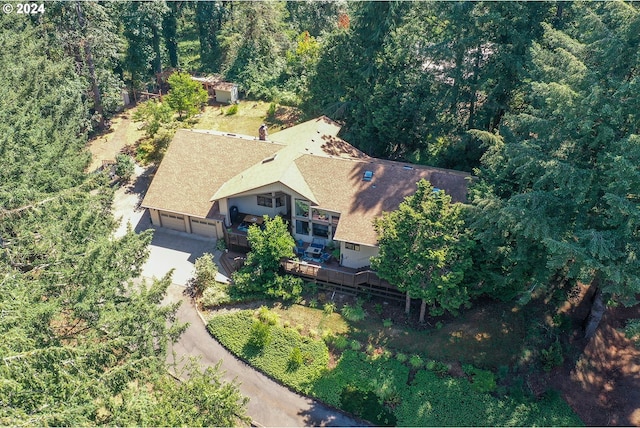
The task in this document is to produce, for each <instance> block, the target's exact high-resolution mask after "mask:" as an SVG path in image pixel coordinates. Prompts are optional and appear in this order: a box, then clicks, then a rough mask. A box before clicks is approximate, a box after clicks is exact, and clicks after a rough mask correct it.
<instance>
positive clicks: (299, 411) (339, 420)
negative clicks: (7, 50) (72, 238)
mask: <svg viewBox="0 0 640 428" xmlns="http://www.w3.org/2000/svg"><path fill="white" fill-rule="evenodd" d="M135 175H136V179H135V181H134V182H133V183H132V184H131V185H129V186H123V187H122V188H120V189H118V191H117V192H116V195H115V200H114V206H113V209H114V214H115V216H116V218H119V219H120V220H121V223H120V227H119V228H118V230H117V231H116V233H115V235H116V236H122V235H123V234H124V233H125V232H126V230H127V224H130V225H131V227H132V228H133V229H134V230H135V231H136V232H140V231H142V230H145V229H148V228H150V227H152V226H151V222H150V220H149V214H148V212H146V210H144V209H141V208H139V204H140V201H141V200H142V197H143V195H144V193H145V191H146V189H147V187H148V183H149V179H150V177H149V170H143V169H142V168H137V170H136V174H135ZM149 250H150V251H149V259H148V260H147V262H146V263H145V265H144V266H143V267H142V276H143V277H146V278H152V277H156V278H160V277H162V276H164V275H165V274H166V273H167V271H168V270H169V269H174V272H173V276H172V279H173V281H174V284H172V285H171V286H170V287H169V290H168V292H167V296H166V298H165V303H169V302H178V301H181V302H182V305H181V306H180V309H179V310H178V313H177V317H178V320H179V321H180V322H186V323H189V328H188V329H187V330H186V331H185V333H184V334H183V335H182V336H181V338H180V340H179V341H178V342H177V343H176V344H174V345H173V346H171V347H170V348H169V355H170V356H169V360H170V361H173V355H174V354H175V357H176V359H177V361H178V362H180V361H183V360H184V359H185V358H189V357H196V358H199V359H200V362H201V364H202V365H204V366H215V365H216V364H217V363H218V362H219V361H222V363H221V369H222V370H223V371H224V372H225V375H224V379H225V380H233V379H235V380H237V382H238V383H239V384H240V392H241V393H242V394H243V395H245V396H247V397H249V404H248V406H247V414H248V415H249V416H250V417H251V418H252V420H253V423H254V424H255V425H257V426H260V425H263V426H269V427H274V426H279V427H280V426H361V425H362V423H361V422H358V421H356V420H354V419H352V418H350V417H348V416H346V415H344V414H343V413H341V412H339V411H338V410H336V409H333V408H330V407H328V406H325V405H323V404H321V403H318V402H317V401H315V400H312V399H310V398H307V397H302V396H300V395H298V394H296V393H294V392H292V391H290V390H288V389H287V388H285V387H283V386H281V385H279V384H278V383H276V382H274V381H272V380H271V379H269V378H268V377H266V376H264V375H263V374H262V373H260V372H257V371H256V370H254V369H253V368H251V367H249V366H248V365H246V364H245V363H243V362H242V361H240V360H238V359H237V358H236V357H235V356H233V355H232V354H231V353H229V352H228V351H227V350H226V349H224V348H223V347H222V346H221V345H220V344H219V343H218V342H217V341H216V340H215V339H213V338H212V337H211V336H210V335H209V332H208V331H207V330H206V328H205V324H204V321H203V320H202V318H201V317H200V314H199V313H198V311H197V310H196V309H195V308H194V306H193V305H192V304H191V302H190V300H189V299H188V298H186V297H185V296H184V295H183V293H182V292H183V290H184V284H186V283H187V281H188V279H189V278H191V277H192V275H193V271H194V263H195V260H196V259H197V258H198V257H200V256H201V255H202V254H203V253H205V252H209V253H212V254H215V253H216V251H215V242H214V241H212V240H211V239H204V238H200V239H198V238H197V237H196V236H194V235H187V234H184V233H179V232H174V231H170V230H167V229H164V228H159V229H158V230H156V231H155V232H154V235H153V241H152V242H151V245H150V247H149ZM219 279H220V280H225V279H226V278H225V277H220V278H219ZM178 365H179V364H178Z"/></svg>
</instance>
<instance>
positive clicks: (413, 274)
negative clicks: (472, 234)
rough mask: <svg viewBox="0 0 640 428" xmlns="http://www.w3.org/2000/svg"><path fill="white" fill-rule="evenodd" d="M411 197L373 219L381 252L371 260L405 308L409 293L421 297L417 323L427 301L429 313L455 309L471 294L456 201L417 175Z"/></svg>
mask: <svg viewBox="0 0 640 428" xmlns="http://www.w3.org/2000/svg"><path fill="white" fill-rule="evenodd" d="M417 186H418V189H417V191H416V193H415V194H414V195H412V196H408V197H407V198H405V200H404V202H402V203H401V204H400V206H399V207H398V209H397V210H396V211H393V212H390V213H384V214H383V215H382V217H381V218H379V219H378V220H377V221H376V222H375V228H376V232H377V233H378V237H379V238H378V242H379V247H380V252H379V254H378V255H377V256H376V257H373V258H372V259H371V267H372V268H373V269H375V270H376V271H377V272H378V275H379V276H380V277H381V278H383V279H386V280H387V281H389V282H390V283H391V284H393V285H396V286H397V287H398V288H399V289H400V290H402V291H405V292H406V296H407V301H406V307H405V311H406V312H407V314H408V313H409V308H410V302H411V298H414V299H422V305H421V307H420V322H424V316H425V313H426V306H427V304H428V305H430V313H431V314H432V315H441V314H442V313H443V312H444V311H449V312H451V313H454V314H456V313H457V311H458V309H459V308H460V307H462V306H468V305H469V301H470V298H471V293H470V291H469V290H468V288H467V287H466V286H465V285H464V284H463V279H464V274H465V271H466V270H467V269H468V268H469V267H470V265H471V259H470V257H469V249H470V248H471V241H470V239H469V237H468V236H467V232H466V229H465V224H464V219H463V217H462V213H461V205H460V204H452V203H451V197H450V196H448V195H446V194H445V193H444V191H442V190H437V189H434V188H433V187H432V186H431V185H430V184H429V183H428V182H427V181H425V180H421V181H420V182H418V184H417Z"/></svg>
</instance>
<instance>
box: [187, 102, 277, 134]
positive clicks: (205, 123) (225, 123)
mask: <svg viewBox="0 0 640 428" xmlns="http://www.w3.org/2000/svg"><path fill="white" fill-rule="evenodd" d="M235 106H236V107H234V110H235V113H234V114H232V115H228V114H227V112H228V110H229V108H231V107H228V106H207V107H205V109H204V112H202V114H201V116H200V118H199V120H198V123H197V124H195V126H194V128H195V129H214V130H217V131H222V132H232V133H234V134H243V135H252V136H255V137H257V136H258V128H259V127H260V125H262V123H264V121H265V118H266V117H267V110H268V109H269V104H268V103H265V102H262V101H240V103H239V104H236V105H235ZM232 107H233V106H232ZM269 131H270V132H276V131H277V130H272V129H269Z"/></svg>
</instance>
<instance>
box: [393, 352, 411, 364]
mask: <svg viewBox="0 0 640 428" xmlns="http://www.w3.org/2000/svg"><path fill="white" fill-rule="evenodd" d="M408 359H409V357H407V354H403V353H402V352H398V353H397V354H396V360H398V361H399V362H401V363H406V362H407V360H408Z"/></svg>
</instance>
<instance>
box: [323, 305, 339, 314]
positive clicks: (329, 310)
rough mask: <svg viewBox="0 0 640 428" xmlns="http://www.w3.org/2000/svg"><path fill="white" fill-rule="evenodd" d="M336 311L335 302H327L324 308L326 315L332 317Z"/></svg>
mask: <svg viewBox="0 0 640 428" xmlns="http://www.w3.org/2000/svg"><path fill="white" fill-rule="evenodd" d="M335 311H336V304H335V303H334V302H327V303H325V304H324V305H323V306H322V312H324V313H325V314H326V315H331V314H332V313H334V312H335Z"/></svg>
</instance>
